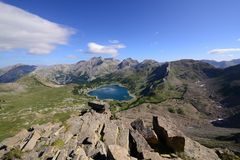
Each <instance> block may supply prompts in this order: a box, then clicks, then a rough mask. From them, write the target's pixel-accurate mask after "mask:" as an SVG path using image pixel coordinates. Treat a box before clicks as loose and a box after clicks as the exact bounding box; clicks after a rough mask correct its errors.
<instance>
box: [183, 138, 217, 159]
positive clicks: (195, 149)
mask: <svg viewBox="0 0 240 160" xmlns="http://www.w3.org/2000/svg"><path fill="white" fill-rule="evenodd" d="M185 140H186V145H185V147H184V154H185V155H186V156H187V157H190V158H191V159H196V160H202V159H209V160H220V158H219V157H218V155H217V154H216V153H215V150H213V149H210V148H207V147H205V146H203V145H201V144H199V143H198V142H196V141H193V140H191V139H190V138H188V137H185Z"/></svg>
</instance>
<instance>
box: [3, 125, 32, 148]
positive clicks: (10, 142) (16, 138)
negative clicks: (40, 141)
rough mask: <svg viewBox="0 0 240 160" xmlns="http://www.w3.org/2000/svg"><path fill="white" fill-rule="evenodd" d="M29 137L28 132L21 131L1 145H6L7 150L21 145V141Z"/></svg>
mask: <svg viewBox="0 0 240 160" xmlns="http://www.w3.org/2000/svg"><path fill="white" fill-rule="evenodd" d="M28 136H29V132H28V131H27V130H26V129H22V130H21V131H20V132H18V134H16V135H15V136H14V137H10V138H7V139H5V140H3V141H2V144H3V145H6V146H7V147H8V148H13V147H16V146H18V145H20V144H22V142H23V139H24V138H27V137H28Z"/></svg>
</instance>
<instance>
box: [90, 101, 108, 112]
mask: <svg viewBox="0 0 240 160" xmlns="http://www.w3.org/2000/svg"><path fill="white" fill-rule="evenodd" d="M105 105H106V104H104V103H101V102H97V101H92V102H88V106H90V107H91V109H93V110H94V111H96V112H98V113H103V112H104V111H105V109H106V107H105Z"/></svg>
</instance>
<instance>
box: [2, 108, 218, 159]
mask: <svg viewBox="0 0 240 160" xmlns="http://www.w3.org/2000/svg"><path fill="white" fill-rule="evenodd" d="M97 111H99V110H97ZM165 122H166V121H164V119H159V118H158V117H155V116H154V117H153V120H152V126H148V127H146V126H145V124H144V122H143V120H141V119H137V120H134V121H127V120H126V121H125V120H121V119H118V120H112V118H111V113H110V112H109V110H106V109H105V110H104V111H102V109H101V110H100V113H98V112H96V111H95V110H91V111H89V112H86V113H85V114H82V115H81V116H75V117H71V118H70V119H69V120H67V122H66V123H65V124H64V125H61V124H51V123H48V124H45V125H35V126H33V127H32V128H31V129H29V130H28V131H27V130H22V131H20V132H19V133H18V134H17V135H16V136H14V137H12V138H8V139H6V140H4V141H3V142H2V143H1V146H2V147H1V148H0V156H1V157H2V159H4V158H5V159H7V158H8V159H9V157H10V159H11V158H13V159H14V158H20V157H21V158H22V159H26V160H28V159H29V160H30V159H53V160H65V159H69V160H70V159H74V160H89V159H97V160H99V159H100V160H101V159H110V160H111V159H116V160H128V159H129V160H136V159H151V160H161V159H163V160H164V159H176V160H177V159H178V160H180V159H182V158H183V159H186V158H189V159H197V160H203V159H208V160H218V159H219V158H218V156H217V154H216V153H215V151H214V150H212V149H209V148H206V147H204V146H202V145H200V144H199V143H197V142H195V141H193V140H191V139H190V138H188V137H186V136H185V135H183V134H182V133H181V132H180V131H178V130H177V129H176V128H175V127H174V126H173V125H171V124H169V123H167V124H166V123H165Z"/></svg>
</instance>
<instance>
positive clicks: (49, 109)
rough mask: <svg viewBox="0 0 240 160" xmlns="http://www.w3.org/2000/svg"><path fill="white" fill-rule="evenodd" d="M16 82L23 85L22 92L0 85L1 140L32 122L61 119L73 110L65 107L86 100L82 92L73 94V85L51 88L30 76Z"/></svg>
mask: <svg viewBox="0 0 240 160" xmlns="http://www.w3.org/2000/svg"><path fill="white" fill-rule="evenodd" d="M17 83H18V84H20V85H22V86H25V87H24V88H25V89H24V91H21V92H16V91H13V92H9V91H8V92H3V88H4V85H5V84H2V85H0V93H1V94H0V115H1V116H0V126H1V127H0V141H1V140H3V139H4V138H6V137H9V136H12V135H14V134H15V133H16V132H17V131H19V130H20V129H21V128H23V127H25V128H27V127H30V126H31V125H32V124H36V123H44V122H49V121H63V120H65V119H67V118H68V117H69V114H70V112H72V111H69V110H66V108H67V107H69V106H71V107H74V106H75V107H78V106H81V105H82V104H84V103H85V102H86V99H85V98H86V97H84V96H83V95H82V96H81V95H74V94H73V93H72V90H73V86H72V85H66V86H64V87H59V88H50V87H47V86H44V85H43V84H41V83H40V82H38V81H37V80H36V79H34V78H33V77H24V78H23V79H21V80H19V81H18V82H17ZM60 109H62V110H60Z"/></svg>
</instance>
